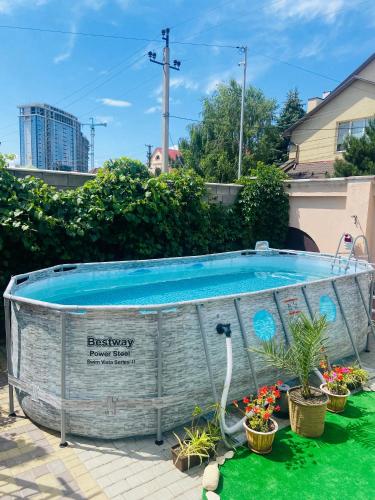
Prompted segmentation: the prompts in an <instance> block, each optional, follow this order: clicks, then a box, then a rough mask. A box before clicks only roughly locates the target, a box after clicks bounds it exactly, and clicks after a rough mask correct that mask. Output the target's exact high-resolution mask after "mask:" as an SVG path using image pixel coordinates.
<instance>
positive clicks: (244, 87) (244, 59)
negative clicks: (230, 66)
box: [238, 47, 247, 179]
mask: <svg viewBox="0 0 375 500" xmlns="http://www.w3.org/2000/svg"><path fill="white" fill-rule="evenodd" d="M238 48H239V49H240V51H241V52H242V53H243V55H244V58H243V61H241V62H240V63H239V66H243V81H242V95H241V118H240V143H239V148H238V179H239V178H240V177H241V170H242V149H243V118H244V108H245V91H246V70H247V47H238Z"/></svg>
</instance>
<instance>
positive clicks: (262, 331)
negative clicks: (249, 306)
mask: <svg viewBox="0 0 375 500" xmlns="http://www.w3.org/2000/svg"><path fill="white" fill-rule="evenodd" d="M253 327H254V331H255V335H256V336H257V337H259V338H260V339H261V340H263V341H265V340H271V339H272V337H273V336H274V335H275V333H276V324H275V321H274V319H273V316H272V314H271V313H269V312H268V311H266V309H261V310H260V311H257V312H256V313H255V314H254V316H253Z"/></svg>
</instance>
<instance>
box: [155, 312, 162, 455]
mask: <svg viewBox="0 0 375 500" xmlns="http://www.w3.org/2000/svg"><path fill="white" fill-rule="evenodd" d="M161 320H162V312H161V311H158V316H157V349H158V358H157V393H158V398H161V397H162V395H163V383H162V376H163V356H162V328H161ZM156 412H157V413H156V439H155V444H156V445H158V446H161V445H162V444H163V443H164V440H163V431H162V424H161V417H162V411H161V408H157V410H156Z"/></svg>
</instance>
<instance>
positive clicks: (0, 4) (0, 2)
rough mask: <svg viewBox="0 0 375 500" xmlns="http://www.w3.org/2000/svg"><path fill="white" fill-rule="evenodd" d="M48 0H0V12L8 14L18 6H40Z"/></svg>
mask: <svg viewBox="0 0 375 500" xmlns="http://www.w3.org/2000/svg"><path fill="white" fill-rule="evenodd" d="M48 1H49V0H36V1H34V2H30V0H0V14H10V13H11V12H12V11H13V10H15V9H17V8H18V7H22V8H27V7H32V8H34V7H41V6H43V5H45V4H46V3H47V2H48Z"/></svg>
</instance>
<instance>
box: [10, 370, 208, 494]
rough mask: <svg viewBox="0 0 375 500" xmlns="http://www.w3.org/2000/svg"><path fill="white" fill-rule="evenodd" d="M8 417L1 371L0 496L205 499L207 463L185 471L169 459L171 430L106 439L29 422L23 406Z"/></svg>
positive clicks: (171, 441) (171, 438)
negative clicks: (65, 437)
mask: <svg viewBox="0 0 375 500" xmlns="http://www.w3.org/2000/svg"><path fill="white" fill-rule="evenodd" d="M16 413H17V417H9V416H8V385H7V379H6V374H5V371H1V372H0V498H1V500H8V499H12V500H13V499H14V500H16V499H21V498H26V497H27V498H29V497H30V498H33V499H37V500H38V499H48V500H49V499H53V498H69V499H73V500H84V499H95V500H101V499H112V498H113V499H115V498H117V499H126V500H136V499H153V500H158V499H160V500H168V499H175V498H176V499H177V498H179V497H181V498H189V499H191V500H195V499H199V498H201V491H202V489H201V475H202V473H203V468H204V466H201V467H197V468H195V469H193V470H192V471H189V472H188V473H187V474H182V473H181V472H180V471H178V470H177V469H176V468H175V467H174V465H173V464H172V461H171V460H170V446H171V444H172V443H173V444H174V439H175V438H174V437H173V435H172V434H168V435H167V436H165V442H164V444H163V445H162V446H156V445H155V443H154V438H153V437H150V438H139V439H134V438H132V439H122V440H116V441H103V440H94V439H86V438H80V437H77V436H69V446H68V447H67V448H60V447H59V442H60V440H59V435H58V433H56V432H53V431H50V430H47V429H43V428H41V427H39V426H37V425H36V424H34V423H33V422H31V421H30V420H29V419H28V418H27V417H25V415H24V414H23V412H22V410H21V409H20V407H19V406H17V407H16Z"/></svg>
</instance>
